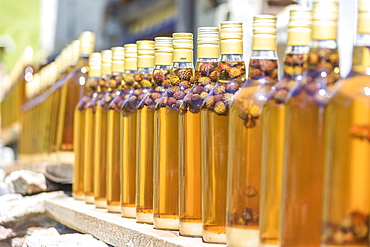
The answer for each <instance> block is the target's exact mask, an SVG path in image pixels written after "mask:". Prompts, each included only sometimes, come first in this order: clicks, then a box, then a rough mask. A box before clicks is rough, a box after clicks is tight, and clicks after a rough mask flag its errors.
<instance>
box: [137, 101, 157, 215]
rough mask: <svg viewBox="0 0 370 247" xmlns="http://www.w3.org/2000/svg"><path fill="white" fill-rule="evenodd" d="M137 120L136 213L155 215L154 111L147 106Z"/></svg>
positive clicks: (140, 112)
mask: <svg viewBox="0 0 370 247" xmlns="http://www.w3.org/2000/svg"><path fill="white" fill-rule="evenodd" d="M137 119H138V122H137V134H138V142H137V145H138V150H137V152H138V161H137V164H138V166H137V181H136V182H137V188H136V192H137V195H136V196H137V197H136V211H137V212H139V213H153V158H154V153H153V150H154V109H153V108H149V107H148V106H146V105H145V106H144V107H143V108H142V109H140V110H139V111H138V118H137Z"/></svg>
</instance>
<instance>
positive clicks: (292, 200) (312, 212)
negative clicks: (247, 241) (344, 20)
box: [280, 1, 340, 247]
mask: <svg viewBox="0 0 370 247" xmlns="http://www.w3.org/2000/svg"><path fill="white" fill-rule="evenodd" d="M337 18H338V3H337V2H333V1H320V2H315V3H314V9H313V19H312V45H311V49H310V52H309V55H308V64H307V72H306V73H305V75H304V76H303V78H302V80H299V79H298V78H297V82H296V86H294V88H293V89H292V90H291V91H290V92H289V94H288V97H287V101H286V102H287V103H286V119H285V144H284V149H285V150H284V163H283V197H282V208H281V214H282V215H281V217H282V219H281V223H280V225H281V246H284V247H285V246H289V247H291V246H306V247H308V246H309V247H313V246H320V229H321V214H322V198H323V189H324V188H323V181H324V177H323V175H324V136H325V135H324V133H325V131H324V126H325V119H324V114H325V111H326V110H325V109H326V104H327V100H328V97H327V93H328V91H329V89H330V87H331V86H332V85H334V83H335V82H336V81H337V80H338V79H339V77H340V76H339V68H338V60H339V59H338V51H337V45H336V33H337V24H336V21H337Z"/></svg>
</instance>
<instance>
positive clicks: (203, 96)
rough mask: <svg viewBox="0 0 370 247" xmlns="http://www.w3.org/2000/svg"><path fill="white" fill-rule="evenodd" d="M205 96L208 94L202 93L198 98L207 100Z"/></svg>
mask: <svg viewBox="0 0 370 247" xmlns="http://www.w3.org/2000/svg"><path fill="white" fill-rule="evenodd" d="M207 96H208V93H207V92H202V93H201V94H200V98H201V99H205V98H207Z"/></svg>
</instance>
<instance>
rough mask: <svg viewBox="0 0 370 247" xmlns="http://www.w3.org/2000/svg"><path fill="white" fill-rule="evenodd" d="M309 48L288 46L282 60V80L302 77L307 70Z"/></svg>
mask: <svg viewBox="0 0 370 247" xmlns="http://www.w3.org/2000/svg"><path fill="white" fill-rule="evenodd" d="M309 51H310V47H309V46H288V47H287V49H286V51H285V59H284V74H283V77H284V78H291V79H294V78H297V77H298V76H302V75H303V74H304V72H305V71H306V68H307V59H308V53H309Z"/></svg>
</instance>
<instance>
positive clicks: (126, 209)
mask: <svg viewBox="0 0 370 247" xmlns="http://www.w3.org/2000/svg"><path fill="white" fill-rule="evenodd" d="M136 71H137V45H136V44H127V45H125V73H124V75H123V80H124V82H125V85H126V88H128V87H129V88H130V91H129V92H128V94H125V95H124V99H123V102H122V104H121V103H120V104H121V108H120V109H119V111H120V116H119V121H120V124H119V126H120V132H121V139H120V143H121V152H120V153H121V155H120V184H121V193H120V194H121V200H120V201H121V215H122V216H124V217H129V218H135V216H136V214H135V195H134V196H133V195H132V194H131V193H132V192H131V191H132V188H133V187H134V188H135V182H134V183H133V184H132V179H133V180H134V181H135V180H136V179H135V175H136V174H135V173H134V174H129V173H128V172H125V168H127V167H124V166H123V163H124V161H123V160H124V157H123V153H124V136H123V133H124V129H125V126H124V120H123V116H122V114H121V111H122V107H123V105H124V103H125V102H126V101H127V99H128V98H129V96H130V95H132V93H133V92H134V90H135V87H136V89H137V87H138V85H137V83H136V82H135V74H136ZM132 131H134V132H136V130H132ZM135 165H136V164H135ZM130 180H131V184H129V183H130Z"/></svg>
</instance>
